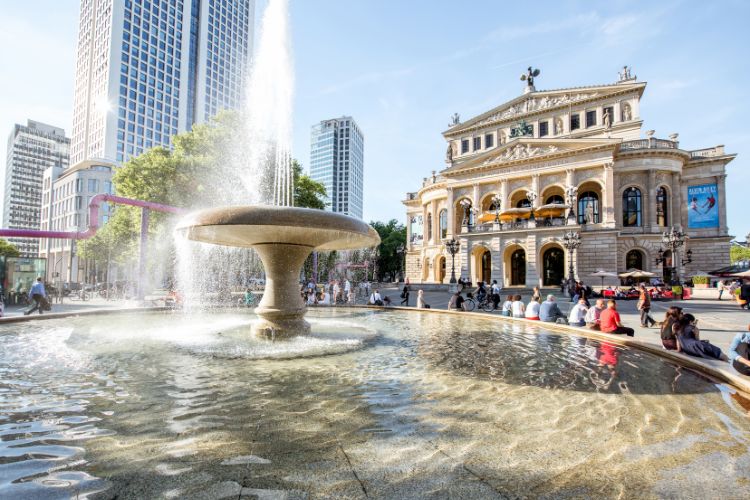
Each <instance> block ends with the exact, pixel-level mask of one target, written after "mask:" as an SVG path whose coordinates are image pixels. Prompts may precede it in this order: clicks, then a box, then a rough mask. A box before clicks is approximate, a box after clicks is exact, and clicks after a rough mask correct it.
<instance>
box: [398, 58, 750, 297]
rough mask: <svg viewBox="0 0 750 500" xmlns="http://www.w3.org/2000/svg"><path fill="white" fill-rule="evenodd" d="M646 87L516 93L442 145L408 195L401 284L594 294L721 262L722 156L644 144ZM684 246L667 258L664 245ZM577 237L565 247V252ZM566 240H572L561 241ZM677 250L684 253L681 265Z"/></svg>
mask: <svg viewBox="0 0 750 500" xmlns="http://www.w3.org/2000/svg"><path fill="white" fill-rule="evenodd" d="M645 90H646V83H645V82H638V81H637V80H636V78H635V77H633V76H631V75H630V72H629V70H624V71H623V73H622V74H621V76H620V79H619V81H618V82H616V83H613V84H605V85H594V86H585V87H575V88H566V89H556V90H548V91H547V90H545V91H536V89H535V88H534V87H533V86H527V88H526V92H524V93H523V94H522V95H520V96H519V97H517V98H515V99H513V100H511V101H509V102H506V103H504V104H502V105H500V106H498V107H496V108H494V109H491V110H490V111H487V112H486V113H483V114H481V115H479V116H476V117H473V118H471V119H469V120H466V121H464V122H460V121H459V120H458V119H456V120H455V121H454V123H453V125H452V126H451V127H450V128H449V129H448V130H446V131H445V132H444V133H443V136H444V137H445V140H446V142H447V151H446V159H445V162H446V164H445V166H444V167H443V168H442V169H441V170H440V171H439V172H437V170H438V169H436V171H434V172H433V173H432V175H431V176H429V177H426V178H425V180H424V183H423V185H422V186H421V188H420V189H419V190H418V191H416V192H411V193H408V194H407V197H406V200H405V201H404V204H405V206H406V216H407V224H408V227H407V232H408V253H407V264H406V267H407V275H408V277H409V278H410V279H411V281H412V282H422V283H447V282H448V281H449V279H450V276H451V270H452V258H451V255H450V254H449V253H448V250H447V248H446V246H445V242H446V241H448V240H451V239H454V238H455V239H456V240H457V241H458V243H459V244H460V247H459V251H458V253H457V254H456V255H455V271H456V276H457V277H463V278H464V279H467V280H471V281H472V282H475V283H476V282H479V281H484V282H487V283H489V282H491V281H492V280H497V281H498V283H500V284H502V285H503V286H504V287H506V288H508V287H519V288H525V287H532V286H547V287H553V286H559V285H560V283H561V281H562V280H563V279H567V278H568V276H569V273H570V270H571V268H572V270H573V274H574V275H575V278H577V279H580V280H584V281H586V282H589V283H596V284H599V283H600V279H599V278H598V277H597V278H594V277H592V274H593V273H595V272H597V271H605V272H609V273H613V275H611V276H609V277H606V278H605V279H604V283H605V284H606V283H610V284H619V279H618V277H617V274H615V273H623V272H625V271H626V270H628V269H631V268H637V269H640V270H644V271H648V272H652V273H654V274H655V275H656V276H658V277H660V278H663V279H664V280H665V281H670V280H671V279H673V278H675V277H682V278H684V277H686V276H689V275H690V274H691V273H693V272H696V271H698V270H701V271H710V270H712V269H716V268H719V267H722V266H726V265H727V264H728V263H729V241H730V240H731V237H730V235H729V233H728V228H727V218H726V176H727V173H726V166H727V164H728V163H729V162H730V161H732V160H733V159H734V157H735V155H734V154H729V153H727V152H725V150H724V146H723V145H717V146H714V147H709V148H704V149H687V148H684V147H683V146H682V144H681V143H680V141H679V140H678V134H676V133H671V134H668V137H667V138H657V136H656V135H655V132H654V131H653V130H648V131H645V132H644V133H642V126H643V121H642V118H641V109H640V103H641V97H642V95H643V93H644V91H645ZM673 228H674V229H675V230H676V231H681V232H683V233H684V234H685V236H686V238H685V242H684V245H682V246H681V247H679V248H678V249H675V255H672V250H671V249H669V248H668V247H667V246H665V245H664V243H663V241H662V236H663V234H664V233H665V232H667V231H671V230H672V229H673ZM568 233H574V234H576V235H578V237H579V239H580V246H579V247H578V248H577V250H576V249H573V248H572V245H569V244H566V243H567V242H566V239H565V236H566V235H567V234H568ZM568 241H570V239H569V240H568ZM688 251H689V252H690V253H689V254H688Z"/></svg>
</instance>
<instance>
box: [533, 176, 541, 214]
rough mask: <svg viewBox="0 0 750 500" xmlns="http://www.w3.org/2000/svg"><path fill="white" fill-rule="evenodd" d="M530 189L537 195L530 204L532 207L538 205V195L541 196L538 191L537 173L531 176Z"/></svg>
mask: <svg viewBox="0 0 750 500" xmlns="http://www.w3.org/2000/svg"><path fill="white" fill-rule="evenodd" d="M531 190H532V191H534V192H535V193H536V195H537V197H536V199H535V200H534V203H532V204H531V208H532V209H534V208H536V207H538V206H539V197H540V196H541V193H540V192H539V174H534V175H532V176H531Z"/></svg>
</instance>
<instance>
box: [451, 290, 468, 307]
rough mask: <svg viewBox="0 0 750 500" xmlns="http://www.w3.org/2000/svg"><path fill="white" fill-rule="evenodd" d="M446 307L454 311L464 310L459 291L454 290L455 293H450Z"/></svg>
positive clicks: (462, 299)
mask: <svg viewBox="0 0 750 500" xmlns="http://www.w3.org/2000/svg"><path fill="white" fill-rule="evenodd" d="M448 309H451V310H454V311H463V310H464V298H463V297H462V296H461V291H456V293H454V294H453V295H451V300H450V302H448Z"/></svg>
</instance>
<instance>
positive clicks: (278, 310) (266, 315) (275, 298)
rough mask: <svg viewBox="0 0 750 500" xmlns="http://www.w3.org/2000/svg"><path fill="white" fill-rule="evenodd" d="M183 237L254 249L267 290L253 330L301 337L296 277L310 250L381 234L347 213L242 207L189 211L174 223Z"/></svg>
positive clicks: (366, 241)
mask: <svg viewBox="0 0 750 500" xmlns="http://www.w3.org/2000/svg"><path fill="white" fill-rule="evenodd" d="M177 231H178V232H179V233H181V234H182V235H183V236H184V237H186V238H188V239H190V240H194V241H200V242H203V243H212V244H215V245H223V246H232V247H244V248H254V249H255V250H256V251H257V252H258V255H259V256H260V259H261V261H262V262H263V267H264V268H265V270H266V289H265V292H264V294H263V299H262V300H261V302H260V304H259V305H258V307H257V308H256V310H255V312H256V314H258V316H259V317H260V318H261V321H258V322H256V323H254V324H253V328H252V330H253V332H254V333H255V334H256V335H259V336H261V337H266V338H274V339H277V338H285V337H293V336H296V335H305V334H307V333H309V332H310V325H309V323H307V322H306V321H305V318H304V315H305V305H304V304H303V302H302V298H301V297H300V294H299V276H300V270H301V269H302V265H303V264H304V262H305V259H307V257H308V256H309V255H310V253H312V251H313V250H354V249H358V248H365V247H371V246H375V245H377V244H378V243H380V236H378V233H377V232H376V231H375V230H374V229H373V228H371V227H370V226H369V225H368V224H366V223H365V222H363V221H361V220H359V219H355V218H354V217H349V216H348V215H343V214H337V213H332V212H325V211H322V210H313V209H309V208H296V207H275V206H266V205H244V206H230V207H219V208H210V209H206V210H199V211H196V212H192V213H190V214H188V215H187V216H185V218H183V219H182V220H181V221H180V223H179V224H178V226H177Z"/></svg>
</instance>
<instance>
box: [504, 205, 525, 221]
mask: <svg viewBox="0 0 750 500" xmlns="http://www.w3.org/2000/svg"><path fill="white" fill-rule="evenodd" d="M530 215H531V208H530V207H523V208H509V209H507V210H503V211H502V212H501V213H500V220H505V221H508V220H514V219H528V218H529V216H530Z"/></svg>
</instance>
